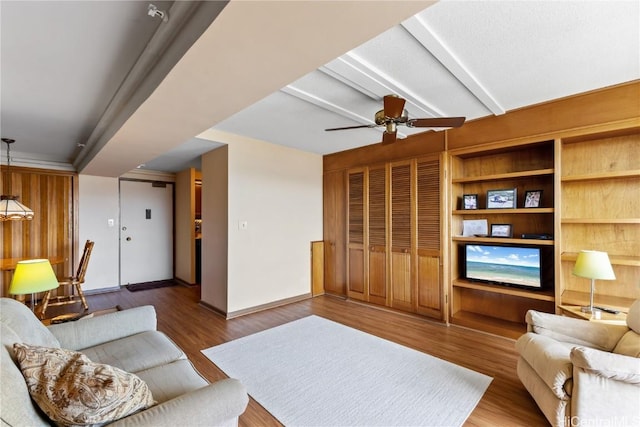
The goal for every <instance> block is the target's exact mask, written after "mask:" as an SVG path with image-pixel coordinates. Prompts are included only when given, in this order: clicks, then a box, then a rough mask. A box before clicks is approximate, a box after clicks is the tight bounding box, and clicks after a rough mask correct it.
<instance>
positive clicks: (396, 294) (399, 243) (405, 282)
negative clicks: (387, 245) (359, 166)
mask: <svg viewBox="0 0 640 427" xmlns="http://www.w3.org/2000/svg"><path fill="white" fill-rule="evenodd" d="M411 169H412V168H411V162H404V163H400V164H392V165H391V185H390V187H391V188H390V200H391V221H390V225H391V272H390V273H391V274H390V275H389V277H390V282H391V283H390V288H391V305H392V307H394V308H398V309H401V310H405V311H412V309H413V299H414V298H413V287H412V286H411V240H412V239H411V235H412V226H411V220H412V215H411V211H412V209H411V205H412V198H411V182H412V172H411Z"/></svg>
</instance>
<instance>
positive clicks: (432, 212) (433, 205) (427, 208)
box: [416, 158, 444, 319]
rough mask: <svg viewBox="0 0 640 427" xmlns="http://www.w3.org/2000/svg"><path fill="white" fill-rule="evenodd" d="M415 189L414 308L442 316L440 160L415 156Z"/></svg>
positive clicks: (433, 315) (421, 311) (427, 313)
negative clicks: (415, 274)
mask: <svg viewBox="0 0 640 427" xmlns="http://www.w3.org/2000/svg"><path fill="white" fill-rule="evenodd" d="M416 179H417V185H416V191H417V212H418V217H417V240H418V242H417V259H418V261H417V262H418V266H417V292H418V298H417V308H416V310H417V312H418V313H421V314H424V315H427V316H430V317H434V318H437V319H442V318H443V317H442V316H443V310H442V308H443V304H444V301H443V298H442V295H443V293H442V283H440V282H441V273H440V269H441V264H442V263H441V251H440V236H441V230H440V198H441V194H440V160H439V159H438V158H435V159H424V160H418V162H417V165H416Z"/></svg>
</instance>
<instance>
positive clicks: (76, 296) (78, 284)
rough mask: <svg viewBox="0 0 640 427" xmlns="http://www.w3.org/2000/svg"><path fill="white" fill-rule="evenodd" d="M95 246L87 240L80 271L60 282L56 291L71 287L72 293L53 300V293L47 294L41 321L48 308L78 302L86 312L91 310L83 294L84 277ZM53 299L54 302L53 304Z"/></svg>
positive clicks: (79, 267)
mask: <svg viewBox="0 0 640 427" xmlns="http://www.w3.org/2000/svg"><path fill="white" fill-rule="evenodd" d="M93 244H94V242H92V241H91V240H87V242H86V243H85V245H84V251H83V252H82V258H80V263H79V264H78V270H77V271H76V274H75V275H74V276H71V277H65V278H64V279H62V280H59V281H58V288H57V289H56V291H59V290H60V288H66V287H70V288H71V290H70V292H69V293H65V295H62V296H60V295H58V296H56V297H53V298H51V291H47V292H45V294H44V297H43V298H42V304H41V307H40V318H41V319H44V317H45V314H46V311H47V308H48V307H50V306H58V305H65V304H73V303H75V302H77V301H78V300H80V301H81V302H82V307H83V308H84V310H85V311H87V310H89V304H87V300H86V298H85V297H84V292H82V284H83V283H84V275H85V273H86V272H87V266H88V265H89V258H90V257H91V251H92V250H93ZM52 299H53V300H54V302H51V300H52Z"/></svg>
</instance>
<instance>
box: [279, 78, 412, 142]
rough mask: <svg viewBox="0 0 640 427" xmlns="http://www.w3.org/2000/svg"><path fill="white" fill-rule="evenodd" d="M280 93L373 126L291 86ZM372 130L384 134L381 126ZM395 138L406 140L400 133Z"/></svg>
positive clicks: (368, 121) (344, 109) (371, 123)
mask: <svg viewBox="0 0 640 427" xmlns="http://www.w3.org/2000/svg"><path fill="white" fill-rule="evenodd" d="M281 91H282V92H284V93H286V94H288V95H291V96H295V97H296V98H298V99H301V100H303V101H306V102H308V103H310V104H313V105H315V106H316V107H319V108H322V109H324V110H327V111H330V112H332V113H334V114H337V115H339V116H341V117H346V118H347V119H349V120H353V121H354V122H356V123H360V124H362V125H373V124H375V122H374V121H373V120H372V119H371V118H366V117H364V116H361V115H360V114H357V113H354V112H353V111H351V110H347V109H346V108H342V107H340V106H339V105H336V104H334V103H332V102H329V101H327V100H326V99H322V98H320V97H319V96H317V95H314V94H311V93H309V92H306V91H303V90H301V89H298V88H296V87H295V86H293V85H287V86H285V87H283V88H282V89H281ZM371 129H373V130H377V131H379V132H380V133H382V132H384V130H385V129H384V127H382V126H377V127H374V128H371ZM397 137H398V138H406V135H405V134H403V133H402V132H397Z"/></svg>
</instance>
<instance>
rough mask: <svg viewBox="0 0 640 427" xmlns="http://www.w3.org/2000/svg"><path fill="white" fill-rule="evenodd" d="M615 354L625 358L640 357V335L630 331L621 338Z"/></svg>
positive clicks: (614, 350)
mask: <svg viewBox="0 0 640 427" xmlns="http://www.w3.org/2000/svg"><path fill="white" fill-rule="evenodd" d="M613 352H614V353H617V354H624V355H625V356H631V357H640V334H637V333H636V332H635V331H631V330H630V331H629V332H627V333H626V334H624V335H623V336H622V338H620V341H618V344H616V347H615V348H614V349H613Z"/></svg>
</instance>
